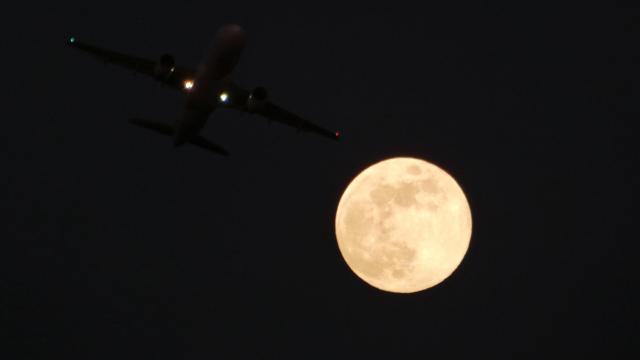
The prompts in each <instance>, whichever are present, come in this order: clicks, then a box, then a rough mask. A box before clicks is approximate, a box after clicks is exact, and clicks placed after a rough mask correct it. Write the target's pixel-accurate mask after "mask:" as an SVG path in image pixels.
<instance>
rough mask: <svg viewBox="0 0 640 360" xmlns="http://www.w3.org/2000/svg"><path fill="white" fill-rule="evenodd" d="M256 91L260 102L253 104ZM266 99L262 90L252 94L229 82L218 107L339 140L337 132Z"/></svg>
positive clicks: (264, 91)
mask: <svg viewBox="0 0 640 360" xmlns="http://www.w3.org/2000/svg"><path fill="white" fill-rule="evenodd" d="M258 89H259V90H258ZM256 91H257V92H259V93H260V94H259V96H257V97H259V98H261V99H262V100H257V101H255V102H254V100H252V97H253V96H255V95H257V94H255V92H256ZM266 97H267V95H266V90H264V89H262V88H257V89H255V90H254V91H253V92H249V91H247V90H244V89H243V88H241V87H240V86H238V85H236V84H235V83H233V82H229V83H228V84H226V86H225V88H224V91H223V92H222V93H221V94H220V102H219V106H221V107H227V108H232V109H236V110H240V111H244V112H248V113H253V114H258V115H262V116H263V117H265V118H266V119H267V120H268V121H274V122H279V123H281V124H284V125H287V126H291V127H293V128H295V129H296V130H297V131H306V132H312V133H316V134H318V135H321V136H324V137H326V138H329V139H331V140H340V132H339V131H331V130H327V129H325V128H323V127H321V126H320V125H317V124H314V123H312V122H310V121H308V120H305V119H303V118H302V117H300V116H298V115H296V114H294V113H292V112H290V111H288V110H285V109H283V108H282V107H280V106H278V105H276V104H274V103H272V102H271V101H269V100H267V99H266ZM252 102H253V106H252V105H249V104H252Z"/></svg>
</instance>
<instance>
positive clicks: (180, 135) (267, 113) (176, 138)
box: [67, 24, 340, 156]
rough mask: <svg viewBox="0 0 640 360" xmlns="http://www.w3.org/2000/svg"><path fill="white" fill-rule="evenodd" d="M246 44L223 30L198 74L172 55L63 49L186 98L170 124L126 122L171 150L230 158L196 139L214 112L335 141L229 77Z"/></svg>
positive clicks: (238, 31) (237, 31) (238, 32)
mask: <svg viewBox="0 0 640 360" xmlns="http://www.w3.org/2000/svg"><path fill="white" fill-rule="evenodd" d="M245 42H246V35H245V31H244V30H243V29H242V28H241V27H240V26H238V25H235V24H231V25H225V26H222V27H221V28H220V29H219V30H218V32H217V33H216V36H215V38H214V46H213V47H212V48H211V49H210V50H209V52H208V53H207V55H206V56H205V58H204V60H203V61H202V63H201V64H200V66H199V67H198V69H197V70H193V69H189V68H186V67H182V66H178V65H176V63H175V60H174V58H173V56H172V55H171V54H164V55H162V56H161V57H160V59H158V60H156V61H154V60H148V59H144V58H139V57H135V56H130V55H125V54H122V53H118V52H115V51H111V50H105V49H102V48H99V47H97V46H94V45H90V44H87V43H84V42H80V41H79V40H78V39H77V38H75V37H73V36H72V37H69V38H68V39H67V44H68V45H69V46H71V47H72V48H75V49H78V50H81V51H83V52H86V53H89V54H91V55H93V56H95V57H97V58H98V59H101V60H103V61H104V62H106V63H111V64H114V65H118V66H122V67H124V68H127V69H129V70H132V71H134V73H139V74H143V75H147V76H149V77H151V78H153V79H155V80H156V81H158V82H160V83H162V84H164V85H167V86H169V87H171V88H174V89H176V90H179V91H182V92H184V93H186V102H185V105H184V108H183V109H182V114H181V116H180V117H179V118H178V119H177V121H176V122H175V123H174V124H167V123H159V122H153V121H149V120H145V119H141V118H132V119H129V122H130V123H132V124H133V125H137V126H140V127H143V128H146V129H149V130H152V131H155V132H157V133H160V134H163V135H167V136H171V137H173V145H174V146H181V145H183V144H185V143H189V144H192V145H196V146H199V147H201V148H204V149H206V150H209V151H212V152H214V153H217V154H220V155H224V156H227V155H229V152H227V150H225V149H224V148H223V147H221V146H219V145H217V144H214V143H212V142H210V141H209V140H207V139H205V138H204V137H202V136H201V135H200V131H201V130H202V128H203V127H204V125H205V123H206V122H207V119H208V118H209V116H210V115H211V113H212V112H213V111H214V110H216V109H217V108H219V107H220V108H229V109H235V110H239V111H242V112H245V113H251V114H259V115H261V116H263V117H265V118H266V119H267V120H268V121H269V122H271V121H275V122H280V123H282V124H285V125H288V126H292V127H294V128H296V129H297V130H298V131H308V132H313V133H316V134H318V135H321V136H324V137H326V138H329V139H332V140H339V138H340V132H339V131H330V130H327V129H325V128H323V127H321V126H319V125H316V124H314V123H312V122H310V121H307V120H304V119H303V118H301V117H300V116H298V115H296V114H293V113H291V112H289V111H287V110H285V109H283V108H281V107H280V106H278V105H275V104H274V103H273V102H271V101H269V99H268V94H267V90H266V89H265V88H263V87H261V86H258V87H256V88H254V89H253V90H251V91H248V90H245V89H243V88H242V87H240V86H238V85H237V84H236V83H234V82H233V80H232V79H231V72H232V71H233V69H234V68H235V66H236V64H237V63H238V61H239V59H240V55H241V53H242V50H243V48H244V46H245Z"/></svg>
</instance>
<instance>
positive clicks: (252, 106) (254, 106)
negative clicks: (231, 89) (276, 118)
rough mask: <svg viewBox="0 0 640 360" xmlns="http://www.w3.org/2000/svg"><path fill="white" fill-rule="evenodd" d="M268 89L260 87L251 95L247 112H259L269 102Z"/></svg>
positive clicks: (248, 99)
mask: <svg viewBox="0 0 640 360" xmlns="http://www.w3.org/2000/svg"><path fill="white" fill-rule="evenodd" d="M267 96H268V94H267V89H265V88H263V87H261V86H258V87H256V88H255V89H253V91H251V93H250V94H249V98H247V110H249V112H255V111H259V110H260V109H262V108H263V107H264V104H265V103H266V102H267Z"/></svg>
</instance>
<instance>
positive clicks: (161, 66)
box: [153, 54, 176, 80]
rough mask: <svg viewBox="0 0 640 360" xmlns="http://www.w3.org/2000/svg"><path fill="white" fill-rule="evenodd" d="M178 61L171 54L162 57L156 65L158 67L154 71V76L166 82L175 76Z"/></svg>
mask: <svg viewBox="0 0 640 360" xmlns="http://www.w3.org/2000/svg"><path fill="white" fill-rule="evenodd" d="M175 66H176V61H175V60H174V59H173V56H171V54H164V55H162V56H161V57H160V61H158V62H157V63H156V67H155V69H154V70H153V74H154V76H155V77H156V78H157V79H160V80H166V79H168V78H169V76H171V74H173V71H174V70H175Z"/></svg>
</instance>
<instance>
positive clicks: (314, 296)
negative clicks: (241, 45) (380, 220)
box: [0, 1, 640, 359]
mask: <svg viewBox="0 0 640 360" xmlns="http://www.w3.org/2000/svg"><path fill="white" fill-rule="evenodd" d="M303 3H304V2H299V4H298V5H296V6H294V7H290V6H283V5H277V4H275V3H273V2H270V1H256V2H255V3H254V4H250V3H249V2H245V1H234V2H226V3H223V2H206V3H204V2H193V1H185V2H173V3H171V4H167V5H163V4H162V3H161V2H157V1H154V2H148V3H147V4H144V5H142V4H133V3H131V2H128V3H124V4H110V5H87V4H90V2H78V3H77V4H66V5H64V4H61V3H56V4H55V5H41V6H37V7H36V6H33V7H31V6H30V5H28V4H24V5H20V8H14V9H9V10H8V11H6V9H5V11H3V12H2V14H1V15H0V18H1V20H2V21H1V25H0V26H1V27H2V30H3V36H2V40H1V42H0V46H1V49H2V54H3V56H2V57H3V59H2V64H3V69H4V75H3V76H2V78H3V83H4V84H3V86H2V92H3V93H4V96H3V97H2V98H3V99H5V100H4V101H3V103H2V104H3V106H2V108H3V110H4V111H3V114H2V119H3V123H4V124H5V125H4V126H3V131H2V135H1V138H0V139H1V140H2V141H0V150H1V151H0V160H1V161H2V162H1V164H2V173H1V174H2V176H0V181H2V183H0V184H1V185H2V190H3V191H2V201H1V204H2V205H1V206H0V209H2V226H1V227H0V240H1V241H0V260H1V261H0V339H2V343H5V344H8V345H9V346H2V347H0V358H3V359H38V358H46V359H50V358H66V359H332V358H358V359H360V358H362V359H364V358H369V359H371V358H394V359H408V358H415V359H426V358H430V359H441V358H456V359H466V358H472V357H477V356H478V355H482V356H483V357H484V356H485V355H486V356H487V357H488V358H504V359H514V358H518V359H526V358H531V359H540V358H549V357H555V356H560V355H566V356H570V357H571V358H583V357H585V356H587V355H602V356H607V357H608V358H622V357H625V356H629V357H632V358H633V357H635V356H637V353H638V347H639V345H640V344H639V343H638V337H637V336H638V334H639V326H638V310H637V302H638V296H637V295H638V285H637V276H636V274H637V273H638V271H637V265H636V264H637V260H636V257H637V255H636V254H637V249H638V243H637V241H638V235H637V225H636V224H637V220H636V216H637V213H638V211H637V205H636V201H637V200H636V199H637V197H636V196H635V192H636V191H635V187H636V185H637V184H638V183H639V181H638V180H639V179H638V175H637V171H636V169H635V167H636V165H637V164H638V163H639V161H638V153H639V152H638V149H637V147H636V146H635V145H633V142H634V140H635V138H636V136H637V135H636V133H635V132H634V131H632V128H633V125H635V123H636V122H637V121H638V115H640V114H639V112H640V111H638V101H637V99H638V96H639V95H640V93H639V91H638V88H637V86H636V84H637V83H638V80H639V78H638V75H639V70H638V64H640V53H639V52H638V50H637V47H638V44H639V42H638V38H639V36H640V12H638V11H636V10H634V9H622V8H621V9H592V10H589V9H576V8H542V7H537V6H532V7H514V6H513V5H506V6H505V5H491V6H489V5H482V4H480V2H476V1H468V3H467V4H465V3H463V2H460V3H456V4H455V5H453V4H452V5H451V6H440V5H428V6H427V5H423V7H420V8H417V7H411V6H408V5H400V4H399V3H397V2H390V4H388V5H387V6H385V7H375V6H371V5H369V6H365V7H363V6H350V5H348V4H347V3H346V2H342V3H336V4H328V3H326V2H323V3H322V4H321V5H317V6H310V5H306V4H303ZM509 3H510V2H509ZM13 6H15V5H13ZM226 23H238V24H241V25H242V26H243V27H244V28H245V29H246V30H247V33H248V46H247V48H246V49H245V52H244V55H243V57H242V59H241V61H240V63H239V65H238V67H237V68H236V71H235V74H236V75H235V78H236V80H237V82H239V83H240V84H242V85H245V86H246V87H253V86H256V85H263V86H265V87H267V88H268V89H269V91H270V96H271V98H272V99H273V100H274V101H275V102H277V103H279V104H281V105H283V106H284V107H286V108H288V109H290V110H292V111H294V112H296V113H298V114H300V115H303V116H304V117H306V118H308V119H310V120H313V121H315V122H317V123H320V124H322V125H324V126H326V127H328V128H338V129H340V130H341V131H342V132H343V133H344V138H343V141H342V142H341V143H333V142H331V141H328V140H325V139H323V138H320V137H317V136H313V135H309V134H296V133H295V131H293V130H291V129H289V128H286V127H284V126H281V125H278V124H273V125H271V126H269V125H268V124H267V122H266V121H264V120H263V119H261V118H258V117H252V116H242V115H241V114H239V113H235V112H232V111H224V110H222V111H218V112H217V113H215V114H214V115H213V116H212V117H211V119H210V121H209V123H208V125H207V127H206V128H205V130H204V134H205V135H206V137H208V138H209V139H211V140H213V141H214V142H216V143H219V144H221V145H222V146H224V147H226V148H227V149H229V151H230V152H231V153H232V156H231V157H229V158H222V157H217V156H215V155H212V154H210V153H207V152H204V151H202V150H200V149H196V148H193V147H188V146H187V147H184V148H180V149H177V150H176V149H174V148H173V147H172V146H171V145H170V140H169V139H168V138H163V137H160V136H158V135H156V134H153V133H150V132H147V131H144V130H141V129H138V128H135V127H133V126H131V125H129V124H128V123H127V122H126V119H127V118H129V117H132V116H140V117H146V118H150V119H158V120H168V121H170V120H173V119H174V118H175V117H176V116H178V114H179V112H180V109H181V106H182V105H183V101H184V98H183V96H182V94H179V93H177V92H174V91H172V90H171V89H168V88H163V87H161V86H159V85H157V84H155V83H154V82H152V81H151V80H149V79H146V78H144V77H142V76H138V77H133V76H132V75H131V74H130V73H128V72H127V71H125V70H122V69H120V68H116V67H114V66H104V65H102V64H101V63H99V62H97V61H95V60H94V59H93V58H90V57H88V56H86V55H85V54H82V53H80V52H77V51H74V50H72V49H69V48H68V47H66V46H65V40H66V38H67V36H68V35H71V34H73V35H75V36H77V37H78V38H80V39H82V40H83V41H86V42H90V43H94V44H97V45H100V46H104V47H106V48H110V49H113V50H118V51H123V52H127V53H130V54H134V55H138V56H144V57H149V58H157V57H159V56H160V55H161V54H162V53H165V52H170V53H172V54H174V56H175V58H176V61H177V62H178V63H180V64H183V65H187V66H194V67H195V66H196V65H197V64H198V61H199V60H200V58H201V56H202V55H203V54H204V52H205V51H206V49H207V47H208V46H209V44H210V42H211V40H212V38H213V35H214V33H215V31H216V30H217V28H218V27H219V26H220V25H222V24H226ZM393 156H416V157H420V158H424V159H426V160H429V161H431V162H434V163H436V164H438V165H440V166H442V167H443V168H445V169H446V170H447V171H448V172H450V173H451V174H452V175H454V176H455V177H456V179H457V180H458V182H459V183H460V184H461V186H462V187H463V189H464V190H465V192H466V195H467V197H468V199H469V201H470V204H471V207H472V213H473V220H474V233H473V237H472V245H471V248H470V251H469V253H468V254H467V256H466V257H465V259H464V261H463V263H462V266H461V267H460V268H459V270H458V271H457V272H456V273H454V275H453V276H452V277H451V278H449V279H448V280H447V281H445V282H444V283H442V284H441V285H439V286H437V287H435V288H433V289H431V290H429V291H425V292H422V293H417V294H413V295H394V294H388V293H383V292H381V291H379V290H377V289H375V288H372V287H370V286H369V285H367V284H365V283H364V282H362V281H360V280H359V279H358V278H357V277H356V276H355V275H353V274H352V273H351V271H350V270H349V268H348V267H347V265H346V264H345V263H344V261H343V260H342V258H341V256H340V254H339V251H338V247H337V244H336V241H335V235H334V229H333V219H334V215H335V209H336V207H337V204H338V200H339V197H340V195H341V193H342V191H343V190H344V188H345V187H346V186H347V184H348V183H349V181H350V180H351V179H352V178H353V177H354V176H355V175H356V174H357V173H358V172H359V171H361V170H362V169H364V168H365V167H367V166H368V165H370V164H372V163H374V162H377V161H379V160H382V159H385V158H388V157H393ZM5 352H8V353H7V355H4V353H5ZM633 352H636V355H635V356H632V353H633Z"/></svg>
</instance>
